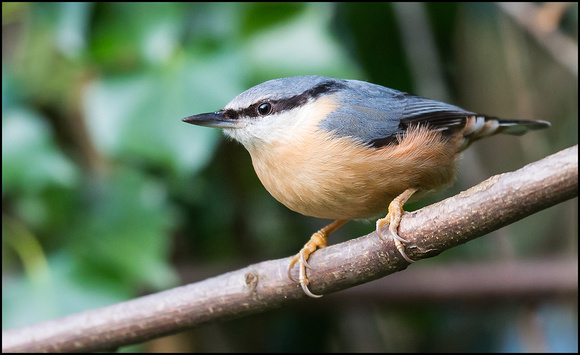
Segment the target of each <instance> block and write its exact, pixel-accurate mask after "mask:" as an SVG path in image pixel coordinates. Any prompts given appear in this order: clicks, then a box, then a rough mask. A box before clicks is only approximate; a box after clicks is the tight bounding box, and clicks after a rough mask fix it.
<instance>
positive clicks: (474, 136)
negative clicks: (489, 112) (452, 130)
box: [462, 116, 550, 148]
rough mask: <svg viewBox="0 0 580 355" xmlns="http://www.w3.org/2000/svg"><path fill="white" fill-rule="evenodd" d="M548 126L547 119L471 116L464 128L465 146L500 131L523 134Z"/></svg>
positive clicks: (516, 134)
mask: <svg viewBox="0 0 580 355" xmlns="http://www.w3.org/2000/svg"><path fill="white" fill-rule="evenodd" d="M548 127H550V122H547V121H540V120H536V121H525V120H505V119H501V118H495V117H486V116H471V117H468V118H467V122H466V124H465V128H464V129H463V130H462V131H463V137H464V138H465V139H466V143H467V145H466V146H465V147H463V148H467V146H468V145H469V144H471V143H472V142H474V141H476V140H479V139H481V138H485V137H489V136H493V135H495V134H499V133H503V134H510V135H514V136H521V135H523V134H525V133H526V132H528V131H535V130H538V129H544V128H548Z"/></svg>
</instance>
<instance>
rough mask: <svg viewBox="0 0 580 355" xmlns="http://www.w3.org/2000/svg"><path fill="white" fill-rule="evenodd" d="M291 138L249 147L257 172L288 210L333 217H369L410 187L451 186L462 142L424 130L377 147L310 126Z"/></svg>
mask: <svg viewBox="0 0 580 355" xmlns="http://www.w3.org/2000/svg"><path fill="white" fill-rule="evenodd" d="M289 138H290V139H288V140H285V141H283V142H274V143H268V146H267V147H260V148H259V149H258V148H256V149H251V150H250V154H251V156H252V162H253V165H254V168H255V170H256V173H257V175H258V177H259V178H260V180H261V181H262V184H264V186H265V187H266V189H267V190H268V191H269V192H270V194H272V196H274V198H276V199H277V200H278V201H280V202H281V203H283V204H284V205H286V206H287V207H288V208H290V209H292V210H294V211H296V212H299V213H302V214H304V215H308V216H314V217H319V218H329V219H365V218H371V217H374V216H377V215H379V214H382V213H384V212H386V210H387V207H388V205H389V203H390V202H391V200H392V199H393V198H395V197H396V196H398V195H399V194H400V193H402V192H403V191H405V190H406V189H407V188H409V187H415V188H418V189H419V191H422V192H426V191H429V190H433V189H437V188H440V187H442V186H445V185H447V184H450V183H451V182H452V181H453V179H454V175H455V166H456V158H457V151H458V146H459V144H460V142H459V141H460V138H459V137H457V138H454V139H448V138H445V137H443V136H442V135H441V133H439V132H436V131H429V130H426V129H424V128H421V129H414V130H412V131H411V132H409V133H408V134H407V135H406V137H405V138H404V139H402V140H401V141H400V142H399V144H398V145H389V146H385V147H381V148H379V149H375V148H368V147H366V146H364V145H362V144H360V143H358V142H356V141H355V140H353V139H352V138H350V137H342V138H336V137H333V136H332V135H331V134H330V133H329V132H326V131H323V130H320V129H315V128H308V127H305V128H304V130H302V131H301V132H297V134H294V135H293V137H289Z"/></svg>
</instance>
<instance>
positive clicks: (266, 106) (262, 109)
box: [258, 102, 272, 115]
mask: <svg viewBox="0 0 580 355" xmlns="http://www.w3.org/2000/svg"><path fill="white" fill-rule="evenodd" d="M271 109H272V105H271V104H270V103H269V102H264V103H263V104H261V105H260V106H258V112H259V113H260V115H267V114H269V113H270V110H271Z"/></svg>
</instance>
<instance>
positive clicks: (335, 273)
mask: <svg viewBox="0 0 580 355" xmlns="http://www.w3.org/2000/svg"><path fill="white" fill-rule="evenodd" d="M577 195H578V146H574V147H571V148H568V149H565V150H563V151H561V152H558V153H556V154H553V155H551V156H549V157H547V158H544V159H542V160H540V161H537V162H535V163H532V164H529V165H527V166H525V167H523V168H521V169H519V170H517V171H514V172H511V173H507V174H501V175H497V176H493V177H491V178H490V179H488V180H486V181H484V182H483V183H481V184H479V185H477V186H475V187H473V188H471V189H469V190H467V191H464V192H462V193H460V194H459V195H456V196H454V197H451V198H448V199H446V200H444V201H441V202H439V203H436V204H434V205H431V206H427V207H425V208H423V209H421V210H418V211H415V212H413V213H407V214H405V215H404V216H403V219H402V221H401V225H400V227H399V232H400V235H401V237H403V238H406V239H408V240H409V241H410V242H409V243H408V244H406V245H407V253H408V255H409V256H410V257H412V258H415V259H422V258H428V257H432V256H435V255H437V254H439V253H441V252H442V251H444V250H446V249H449V248H451V247H454V246H457V245H459V244H463V243H465V242H467V241H469V240H472V239H475V238H477V237H480V236H482V235H485V234H486V233H489V232H490V231H492V230H495V229H498V228H501V227H503V226H505V225H507V224H510V223H513V222H515V221H517V220H519V219H522V218H524V217H526V216H529V215H531V214H533V213H535V212H537V211H540V210H542V209H545V208H548V207H550V206H553V205H555V204H558V203H560V202H563V201H565V200H568V199H570V198H573V197H575V196H577ZM288 260H289V258H285V259H279V260H272V261H266V262H262V263H259V264H254V265H250V266H248V267H246V268H243V269H240V270H237V271H232V272H229V273H226V274H223V275H220V276H217V277H213V278H210V279H207V280H204V281H201V282H197V283H194V284H190V285H186V286H182V287H178V288H175V289H172V290H168V291H164V292H160V293H157V294H153V295H149V296H145V297H140V298H137V299H134V300H131V301H127V302H123V303H119V304H115V305H112V306H109V307H104V308H101V309H96V310H91V311H86V312H82V313H78V314H73V315H70V316H67V317H64V318H61V319H55V320H51V321H47V322H43V323H39V324H36V325H32V326H29V327H24V328H19V329H11V330H6V331H3V332H2V351H3V352H15V351H28V352H46V351H51V352H72V351H83V352H88V351H102V350H111V349H115V348H117V347H119V346H123V345H129V344H134V343H139V342H143V341H145V340H148V339H152V338H156V337H160V336H164V335H168V334H172V333H177V332H180V331H183V330H185V329H187V328H191V327H195V326H198V325H200V324H203V323H207V322H212V321H223V320H226V319H231V318H234V317H241V316H244V315H247V314H251V313H256V312H260V311H264V310H267V309H270V308H274V307H278V306H280V305H282V304H283V303H285V302H288V301H289V300H293V299H299V298H303V297H305V295H304V293H303V292H302V290H301V289H300V288H299V287H298V286H297V285H296V284H295V283H293V282H292V281H290V280H289V279H288V277H287V275H286V269H287V267H288ZM309 262H310V264H311V265H312V266H313V267H314V271H311V272H310V274H309V278H310V281H311V289H312V291H313V292H315V293H318V294H324V293H329V292H334V291H338V290H342V289H345V288H349V287H352V286H354V285H357V284H361V283H364V282H369V281H371V280H374V279H377V278H379V277H383V276H386V275H388V274H391V273H394V272H396V271H400V270H403V269H405V268H406V267H407V266H408V264H407V262H405V261H404V260H403V259H402V257H401V256H400V254H399V253H398V251H397V250H396V248H395V246H394V244H393V243H391V242H389V243H383V242H381V241H380V239H379V238H378V237H377V236H376V234H375V233H371V234H369V235H366V236H363V237H360V238H357V239H353V240H349V241H347V242H344V243H341V244H337V245H333V246H330V247H328V248H325V249H321V250H319V251H317V252H316V253H314V254H313V255H312V256H311V259H309Z"/></svg>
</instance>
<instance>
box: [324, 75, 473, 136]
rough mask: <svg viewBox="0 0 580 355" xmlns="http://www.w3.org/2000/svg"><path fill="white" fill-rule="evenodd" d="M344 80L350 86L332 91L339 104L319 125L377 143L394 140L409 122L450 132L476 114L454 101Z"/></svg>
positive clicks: (335, 132)
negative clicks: (454, 103)
mask: <svg viewBox="0 0 580 355" xmlns="http://www.w3.org/2000/svg"><path fill="white" fill-rule="evenodd" d="M345 82H346V83H347V85H349V87H350V89H351V90H347V91H340V92H338V93H336V94H335V95H338V97H337V101H338V102H339V103H340V106H339V108H338V109H337V110H336V111H334V112H332V113H331V114H330V115H329V116H328V117H326V118H325V119H323V120H322V121H321V122H320V124H319V126H320V127H321V128H323V129H326V130H328V131H332V132H333V133H334V134H337V135H339V136H350V137H354V138H355V139H357V140H359V141H361V142H363V143H366V144H371V145H373V146H376V147H379V146H383V145H386V144H389V143H390V142H393V141H395V140H396V137H397V135H404V134H405V132H406V131H407V129H408V127H409V126H410V125H428V126H429V127H431V128H432V129H435V130H440V131H442V132H444V133H451V132H455V131H457V130H458V129H459V128H462V127H464V126H465V122H466V118H467V117H469V116H473V115H475V113H473V112H471V111H466V110H464V109H462V108H460V107H457V106H454V105H450V104H446V103H443V102H439V101H436V100H431V99H427V98H424V97H421V96H415V95H410V94H407V93H404V92H401V91H397V90H394V89H390V88H386V87H383V86H380V85H375V84H371V83H367V82H362V81H356V80H345Z"/></svg>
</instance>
